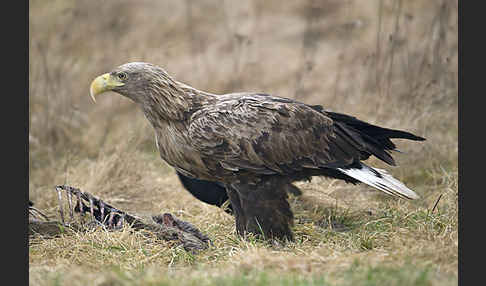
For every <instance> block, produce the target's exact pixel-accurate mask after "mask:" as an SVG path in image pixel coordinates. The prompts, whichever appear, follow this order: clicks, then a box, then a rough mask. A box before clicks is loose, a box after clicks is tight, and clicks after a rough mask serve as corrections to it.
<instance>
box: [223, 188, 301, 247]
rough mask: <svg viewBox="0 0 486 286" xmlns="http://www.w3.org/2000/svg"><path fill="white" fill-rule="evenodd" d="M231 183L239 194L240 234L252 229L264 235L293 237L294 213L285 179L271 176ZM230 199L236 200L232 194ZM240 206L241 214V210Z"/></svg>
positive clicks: (251, 231) (266, 236) (252, 231)
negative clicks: (246, 181) (281, 179)
mask: <svg viewBox="0 0 486 286" xmlns="http://www.w3.org/2000/svg"><path fill="white" fill-rule="evenodd" d="M231 187H232V188H231V189H232V191H231V193H234V192H235V191H236V193H237V196H238V198H239V200H238V203H239V205H238V209H239V210H238V211H236V212H235V216H236V227H237V230H238V233H239V234H244V233H245V232H250V233H254V234H257V235H263V237H264V238H278V239H288V240H293V234H292V230H291V226H292V225H293V214H292V210H291V209H290V205H289V203H288V201H287V192H286V189H285V188H284V185H283V184H282V183H280V182H278V181H277V180H275V179H268V180H264V181H262V182H260V183H258V184H242V183H239V184H233V185H232V186H231ZM228 193H230V191H229V192H228ZM233 196H234V195H233ZM235 197H236V196H235ZM230 200H231V204H234V202H233V199H231V196H230ZM234 206H235V205H234ZM240 210H241V212H242V215H239V214H238V213H239V212H240Z"/></svg>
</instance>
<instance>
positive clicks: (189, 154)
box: [155, 125, 206, 176]
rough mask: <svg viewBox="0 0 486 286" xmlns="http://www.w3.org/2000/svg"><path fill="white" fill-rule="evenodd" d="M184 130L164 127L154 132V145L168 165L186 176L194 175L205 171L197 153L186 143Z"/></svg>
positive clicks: (186, 137)
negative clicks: (197, 171)
mask: <svg viewBox="0 0 486 286" xmlns="http://www.w3.org/2000/svg"><path fill="white" fill-rule="evenodd" d="M187 140H188V136H187V134H186V133H185V131H184V130H180V129H177V128H176V127H174V126H170V125H167V126H164V127H163V128H159V129H158V130H156V131H155V144H156V146H157V149H158V150H159V153H160V157H161V158H162V159H163V160H165V161H166V162H167V163H168V164H169V165H171V166H172V167H174V168H176V169H177V170H178V171H180V172H182V173H185V174H186V175H189V176H191V175H196V174H195V172H196V171H195V170H204V169H206V168H205V166H204V164H203V162H202V160H201V158H200V156H199V155H198V153H197V152H196V151H195V150H194V149H193V148H192V147H191V144H190V142H188V141H187Z"/></svg>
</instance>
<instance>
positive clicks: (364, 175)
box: [338, 163, 420, 200]
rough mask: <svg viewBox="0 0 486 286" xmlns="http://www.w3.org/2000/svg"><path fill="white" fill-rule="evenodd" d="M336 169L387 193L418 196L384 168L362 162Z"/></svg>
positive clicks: (398, 195)
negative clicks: (358, 165)
mask: <svg viewBox="0 0 486 286" xmlns="http://www.w3.org/2000/svg"><path fill="white" fill-rule="evenodd" d="M338 170H339V171H341V172H343V173H344V174H346V175H348V176H350V177H352V178H355V179H356V180H358V181H360V182H363V183H365V184H367V185H370V186H372V187H374V188H376V189H378V190H380V191H382V192H385V193H387V194H389V195H392V196H397V197H401V198H405V199H413V200H415V199H418V198H420V197H419V196H418V195H417V194H416V193H415V192H414V191H412V190H410V189H409V188H407V186H405V185H404V184H403V183H402V182H400V181H399V180H397V179H395V178H393V177H392V176H391V175H390V174H388V172H387V171H385V170H382V169H377V168H371V167H369V166H367V165H365V164H363V163H361V168H354V169H342V168H338ZM378 174H379V175H378ZM380 176H381V177H380Z"/></svg>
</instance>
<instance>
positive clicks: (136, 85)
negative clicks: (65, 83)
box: [90, 62, 174, 103]
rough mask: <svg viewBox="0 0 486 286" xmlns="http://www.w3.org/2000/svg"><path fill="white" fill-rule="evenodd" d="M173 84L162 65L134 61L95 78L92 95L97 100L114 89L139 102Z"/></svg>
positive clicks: (92, 84) (91, 88)
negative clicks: (102, 94) (100, 95)
mask: <svg viewBox="0 0 486 286" xmlns="http://www.w3.org/2000/svg"><path fill="white" fill-rule="evenodd" d="M173 85H174V81H173V80H172V78H171V77H170V76H169V75H168V74H167V72H166V71H165V70H164V69H162V68H161V67H158V66H156V65H153V64H150V63H144V62H132V63H126V64H123V65H121V66H118V67H116V68H115V69H113V70H112V71H111V72H109V73H105V74H102V75H100V76H98V77H97V78H95V79H94V80H93V82H92V83H91V87H90V95H91V98H92V99H93V101H95V102H96V98H95V97H96V96H97V95H99V94H101V93H104V92H107V91H114V92H116V93H119V94H121V95H123V96H126V97H128V98H130V99H132V100H133V101H135V102H137V103H142V102H144V101H145V100H144V99H146V97H147V96H150V95H151V94H152V93H154V92H157V91H160V90H164V89H168V88H170V87H171V86H173Z"/></svg>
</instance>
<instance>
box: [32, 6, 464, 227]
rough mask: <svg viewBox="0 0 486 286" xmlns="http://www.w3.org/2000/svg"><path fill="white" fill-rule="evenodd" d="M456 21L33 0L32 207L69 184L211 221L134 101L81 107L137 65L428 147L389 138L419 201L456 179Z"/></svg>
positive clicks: (431, 11)
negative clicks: (283, 101) (111, 78)
mask: <svg viewBox="0 0 486 286" xmlns="http://www.w3.org/2000/svg"><path fill="white" fill-rule="evenodd" d="M457 14H458V8H457V1H442V0H431V1H419V0H407V1H399V0H398V1H396V0H373V1H371V0H368V1H357V0H347V1H341V0H339V1H338V0H335V1H331V0H329V1H324V0H321V1H311V0H309V1H285V2H284V1H279V0H266V1H256V0H255V1H236V0H234V1H231V0H226V1H222V0H201V1H193V0H185V1H182V0H181V1H155V0H154V1H149V0H140V1H127V0H117V1H87V0H76V1H74V0H57V1H56V0H50V1H44V0H30V1H29V197H30V198H31V199H32V200H33V201H34V202H35V203H36V205H37V206H38V207H39V208H40V209H47V210H49V209H51V210H53V209H54V208H55V207H56V204H57V199H56V197H55V192H54V191H53V186H54V185H58V184H68V185H71V186H74V187H78V188H81V189H82V190H83V191H88V192H91V193H93V194H95V195H98V196H100V197H101V198H103V199H105V200H107V201H109V202H111V203H114V204H115V205H117V206H120V207H124V208H126V209H128V210H130V209H134V210H135V209H136V210H140V209H143V210H145V211H154V210H160V209H168V210H178V211H181V212H184V211H185V212H186V213H191V214H193V215H196V214H198V213H199V212H203V211H204V212H208V209H209V208H210V207H208V206H206V205H204V204H202V203H200V202H198V201H196V200H195V199H194V198H192V197H191V196H190V194H188V193H186V192H183V191H182V186H181V185H180V184H179V182H178V180H177V178H176V176H175V172H174V171H173V169H172V168H170V167H169V166H167V165H166V164H165V162H163V161H162V160H160V158H159V156H158V152H157V150H156V149H155V145H154V135H153V131H152V129H151V127H150V126H149V124H148V122H147V121H146V119H145V118H144V116H143V114H142V112H141V111H140V110H139V109H138V107H137V106H136V105H135V104H134V103H132V102H131V101H129V100H128V99H126V98H124V97H122V96H119V95H117V94H115V93H107V94H104V95H103V96H100V97H99V99H98V101H97V103H96V104H93V102H92V101H91V99H90V97H89V84H90V82H91V81H92V80H93V79H94V78H95V77H96V76H98V75H99V74H101V73H105V72H108V71H110V70H111V69H113V68H114V67H116V66H118V65H121V64H124V63H127V62H132V61H145V62H150V63H153V64H156V65H160V66H162V67H164V68H165V69H166V70H167V71H168V73H169V74H171V75H172V76H173V77H174V78H175V79H177V80H178V81H181V82H184V83H186V84H189V85H191V86H193V87H195V88H197V89H200V90H205V91H209V92H212V93H217V94H221V93H227V92H238V91H255V92H265V93H270V94H273V95H278V96H282V97H289V98H295V99H298V100H299V101H303V102H305V103H309V104H320V105H323V106H324V108H326V109H329V110H333V111H337V112H342V113H346V114H350V115H354V116H356V117H358V118H360V119H362V120H365V121H369V122H371V123H375V124H378V125H380V126H384V127H388V128H398V129H402V130H407V131H410V132H413V133H415V134H417V135H419V136H423V137H426V138H427V141H425V142H424V143H416V142H401V141H399V140H397V141H396V142H397V145H398V148H399V149H400V150H401V151H403V152H404V154H400V153H398V154H396V158H397V162H398V164H399V165H400V167H399V168H393V169H391V173H393V174H394V176H396V177H397V178H399V179H401V180H404V181H405V182H406V183H407V184H408V185H410V186H411V187H413V189H415V190H416V191H417V192H418V193H419V194H421V195H422V196H423V197H425V198H427V194H428V193H429V192H431V191H432V190H433V188H434V186H437V184H438V183H437V182H439V181H440V180H441V179H440V177H441V176H442V175H444V174H445V175H447V176H450V175H451V174H452V175H453V176H455V177H456V178H457V147H458V144H457V140H458V135H457V132H458V119H457V114H458V113H457V107H458V30H457V28H458V25H457V21H458V19H457ZM374 164H375V165H376V166H378V167H381V168H383V167H384V166H383V165H380V163H379V162H376V163H374ZM386 168H387V169H389V170H390V168H389V167H386ZM338 185H339V184H338ZM343 194H344V193H343ZM353 194H356V192H353ZM336 196H338V195H336ZM343 196H344V195H343ZM435 198H436V196H435V197H434V199H435ZM353 199H355V197H353V196H349V200H353ZM229 223H231V220H229Z"/></svg>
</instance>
